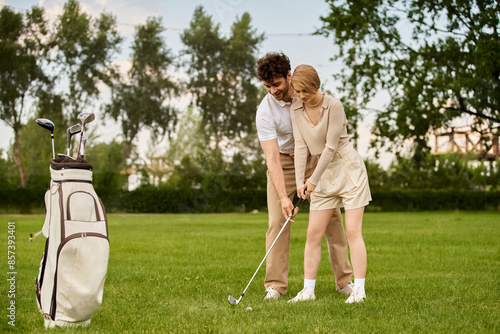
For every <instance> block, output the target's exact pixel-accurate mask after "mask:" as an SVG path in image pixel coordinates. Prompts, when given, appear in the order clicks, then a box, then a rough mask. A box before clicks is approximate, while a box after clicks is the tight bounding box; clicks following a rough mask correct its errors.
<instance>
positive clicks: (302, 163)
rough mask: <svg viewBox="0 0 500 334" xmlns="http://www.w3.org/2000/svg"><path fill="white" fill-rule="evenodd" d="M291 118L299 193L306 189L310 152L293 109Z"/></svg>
mask: <svg viewBox="0 0 500 334" xmlns="http://www.w3.org/2000/svg"><path fill="white" fill-rule="evenodd" d="M291 118H292V127H293V138H294V139H295V149H294V151H295V157H294V164H295V182H296V183H297V191H299V190H301V189H302V188H304V177H305V173H306V164H307V157H308V155H309V150H308V149H307V145H306V143H305V141H304V138H303V137H302V133H301V132H300V127H299V125H298V124H297V122H298V120H297V117H296V115H295V112H294V111H293V109H292V112H291ZM297 195H298V196H299V197H300V196H301V195H302V194H301V193H299V192H297Z"/></svg>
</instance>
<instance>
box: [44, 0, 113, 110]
mask: <svg viewBox="0 0 500 334" xmlns="http://www.w3.org/2000/svg"><path fill="white" fill-rule="evenodd" d="M121 41H122V38H121V37H120V36H119V35H118V32H117V30H116V20H115V19H114V18H113V16H111V14H107V13H102V14H101V15H100V16H99V18H97V19H92V17H90V16H89V15H88V14H86V13H85V12H83V11H82V8H81V7H80V4H79V2H78V1H76V0H69V1H68V2H67V3H66V4H65V5H64V9H63V13H62V14H61V15H60V16H59V18H58V21H57V23H56V31H55V32H54V34H53V37H52V40H51V46H52V47H53V55H52V59H51V60H52V62H53V66H52V67H53V71H54V73H55V75H54V77H53V79H54V81H55V82H56V83H59V84H60V86H63V87H68V89H67V90H66V89H64V90H63V93H64V94H61V95H63V96H64V101H65V107H67V110H68V113H67V114H68V116H69V117H71V118H72V119H76V116H77V115H78V114H79V113H81V112H82V111H84V110H85V111H88V110H89V107H91V106H92V103H93V102H94V100H95V99H96V98H97V97H98V95H99V93H100V91H99V84H100V83H104V84H107V85H111V84H112V80H113V78H114V77H116V75H117V68H116V66H115V65H113V64H112V60H113V56H114V55H115V54H116V53H117V52H118V51H119V50H118V46H119V44H120V43H121Z"/></svg>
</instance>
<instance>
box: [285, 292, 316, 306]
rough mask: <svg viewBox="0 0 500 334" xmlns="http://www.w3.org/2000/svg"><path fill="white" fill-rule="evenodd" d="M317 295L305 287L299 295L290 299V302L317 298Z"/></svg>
mask: <svg viewBox="0 0 500 334" xmlns="http://www.w3.org/2000/svg"><path fill="white" fill-rule="evenodd" d="M315 299H316V296H315V295H314V293H313V294H310V293H309V292H307V290H306V289H305V288H304V289H303V290H302V291H300V292H299V293H298V294H297V296H295V297H294V298H293V299H290V300H289V301H288V302H289V303H295V302H299V301H304V300H315Z"/></svg>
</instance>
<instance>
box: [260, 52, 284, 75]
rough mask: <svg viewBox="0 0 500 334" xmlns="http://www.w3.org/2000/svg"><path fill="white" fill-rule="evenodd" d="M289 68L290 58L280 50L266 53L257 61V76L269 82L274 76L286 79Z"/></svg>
mask: <svg viewBox="0 0 500 334" xmlns="http://www.w3.org/2000/svg"><path fill="white" fill-rule="evenodd" d="M290 70H291V67H290V59H288V57H287V56H285V55H284V54H283V53H281V52H280V53H278V52H270V53H267V54H266V56H265V57H263V58H260V59H259V61H258V62H257V76H258V77H259V80H260V81H264V82H266V81H267V82H271V81H273V79H274V78H276V77H283V78H285V79H286V77H287V75H288V72H290Z"/></svg>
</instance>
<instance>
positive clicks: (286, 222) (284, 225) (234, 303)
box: [227, 197, 303, 305]
mask: <svg viewBox="0 0 500 334" xmlns="http://www.w3.org/2000/svg"><path fill="white" fill-rule="evenodd" d="M302 200H303V199H302V197H301V198H299V200H298V201H297V204H295V206H294V208H293V211H292V213H293V212H295V209H297V208H298V207H299V205H300V203H302ZM291 218H292V217H288V219H287V220H286V221H285V224H283V227H282V228H281V230H280V232H279V233H278V235H277V236H276V239H274V241H273V243H272V244H271V247H269V250H268V251H267V253H266V256H264V258H263V259H262V261H261V262H260V264H259V267H258V268H257V270H256V271H255V273H254V274H253V276H252V278H251V279H250V282H248V284H247V287H246V288H245V290H243V293H242V294H241V296H240V298H238V299H236V298H234V297H233V296H231V295H229V297H228V299H227V300H228V302H229V304H231V305H238V303H239V302H240V300H241V298H243V296H244V295H245V292H247V289H248V287H249V286H250V283H252V281H253V279H254V277H255V275H257V273H258V272H259V269H260V267H261V266H262V264H263V263H264V261H265V260H266V258H267V256H268V255H269V253H270V252H271V250H272V249H273V247H274V244H275V243H276V241H278V238H279V237H280V235H281V233H282V232H283V230H284V229H285V227H286V225H287V224H288V222H289V221H290V219H291Z"/></svg>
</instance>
